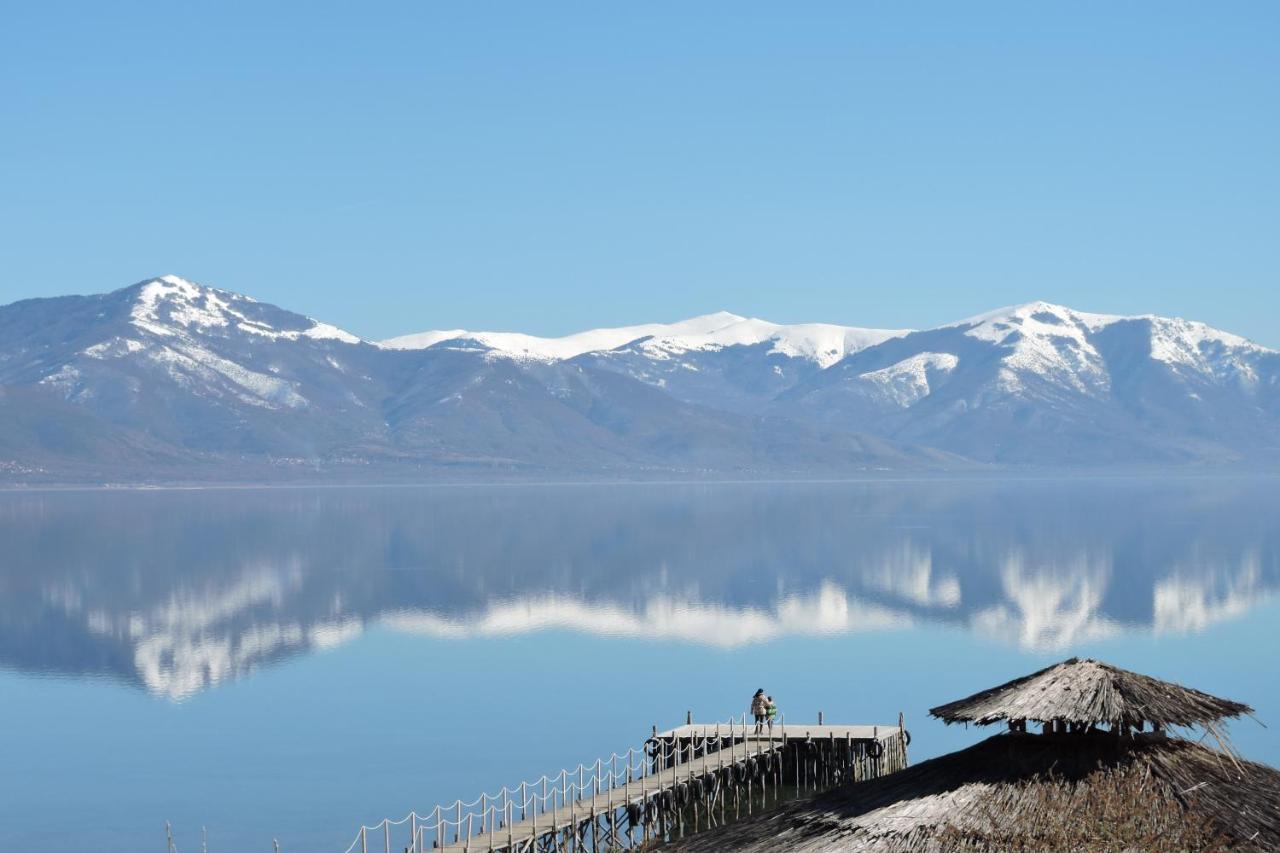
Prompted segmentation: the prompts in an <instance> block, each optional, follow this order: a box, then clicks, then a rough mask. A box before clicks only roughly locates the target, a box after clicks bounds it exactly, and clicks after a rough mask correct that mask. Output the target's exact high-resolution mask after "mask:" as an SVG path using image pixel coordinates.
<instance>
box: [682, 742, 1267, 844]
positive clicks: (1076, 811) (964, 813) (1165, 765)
mask: <svg viewBox="0 0 1280 853" xmlns="http://www.w3.org/2000/svg"><path fill="white" fill-rule="evenodd" d="M664 849H666V848H664ZM670 849H672V850H675V851H681V853H712V851H726V850H735V851H750V853H764V852H765V851H777V850H788V851H795V853H818V851H822V853H831V851H855V850H856V851H876V853H907V851H911V853H915V851H976V850H984V851H995V850H1025V851H1030V850H1055V851H1056V850H1073V851H1074V850H1143V851H1183V850H1223V849H1239V850H1268V851H1270V850H1277V849H1280V771H1277V770H1275V769H1274V768H1271V767H1267V766H1265V765H1262V764H1254V763H1252V762H1248V761H1238V760H1236V759H1233V758H1231V757H1230V756H1228V755H1226V754H1225V753H1222V752H1218V751H1217V750H1214V749H1210V748H1208V747H1204V746H1201V745H1199V744H1195V743H1192V742H1190V741H1186V740H1181V739H1177V738H1164V737H1158V736H1139V737H1137V738H1124V739H1121V738H1116V737H1115V736H1114V735H1112V734H1111V733H1109V732H1090V733H1087V734H1086V733H1082V734H1077V735H1052V736H1043V735H1036V734H1022V733H1016V732H1009V733H1004V734H999V735H996V736H995V737H991V738H988V739H986V740H984V741H982V742H981V743H979V744H977V745H975V746H971V747H969V748H968V749H965V750H961V751H960V752H953V753H950V754H948V755H944V756H941V757H940V758H934V759H932V760H929V761H924V762H922V763H920V764H917V765H914V766H912V767H909V768H907V769H906V770H902V771H900V772H898V773H894V774H891V775H889V776H882V777H880V778H878V779H872V780H869V781H867V782H860V783H858V784H855V785H850V786H847V787H843V788H836V789H834V790H832V791H828V792H827V793H825V794H820V795H818V796H816V797H812V798H809V799H805V800H798V801H794V802H792V803H789V804H787V805H785V806H783V807H782V808H780V809H776V810H773V811H770V812H766V813H764V814H760V815H757V816H755V817H752V818H748V819H746V820H742V821H738V822H735V823H732V824H729V825H728V826H726V827H723V828H720V829H716V830H712V831H710V832H704V833H701V834H698V835H694V836H691V837H690V838H688V839H686V840H683V841H679V842H676V843H674V844H672V845H670Z"/></svg>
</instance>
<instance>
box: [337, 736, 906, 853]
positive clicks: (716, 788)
mask: <svg viewBox="0 0 1280 853" xmlns="http://www.w3.org/2000/svg"><path fill="white" fill-rule="evenodd" d="M908 740H909V737H908V736H907V735H906V732H905V730H904V729H903V728H902V724H901V721H899V723H898V724H896V725H885V726H868V725H822V724H815V725H803V724H796V723H790V724H786V723H783V722H779V723H776V724H775V725H774V726H773V728H772V730H770V729H769V728H768V727H766V728H765V729H764V730H763V731H762V732H761V733H760V734H758V735H757V734H755V731H754V726H753V725H752V724H750V723H747V724H746V725H743V722H742V721H734V722H733V723H729V724H725V723H721V724H719V725H715V724H686V725H683V726H677V727H675V728H672V729H668V730H666V731H663V732H656V731H655V732H654V734H653V736H652V737H651V738H649V740H648V741H646V742H645V745H644V747H643V748H639V749H631V750H628V751H627V752H626V753H625V754H621V755H619V754H615V755H614V756H612V757H611V758H610V759H607V760H606V759H601V760H599V761H597V762H595V763H594V764H592V765H579V766H578V767H577V769H576V770H574V771H567V770H566V771H562V772H561V773H560V774H558V775H557V776H555V777H547V776H544V777H542V778H541V779H539V780H538V781H537V782H536V783H523V784H520V785H518V786H516V787H514V788H502V789H501V790H500V792H499V793H497V794H483V795H481V797H479V798H478V799H477V800H475V801H473V802H471V803H462V802H460V801H459V802H458V803H455V804H454V805H453V806H452V807H438V808H436V809H435V810H434V811H433V812H432V813H430V814H427V815H417V814H413V813H411V814H410V815H409V816H408V817H406V818H404V819H402V820H400V821H396V822H394V823H393V822H391V821H389V820H388V821H383V822H382V823H381V824H379V825H378V826H374V827H362V828H361V830H360V833H359V835H358V836H357V837H356V840H355V842H354V843H353V844H352V845H351V848H349V850H348V853H368V851H371V850H377V851H390V850H393V849H394V850H396V851H400V850H404V851H406V853H426V851H437V850H438V851H447V853H472V851H486V852H487V851H501V853H569V851H572V853H603V851H606V850H609V851H613V850H626V849H634V848H636V847H639V846H642V845H644V844H646V843H647V842H651V841H655V840H661V839H670V838H676V837H682V836H684V835H686V834H688V833H689V832H696V831H698V830H699V829H702V828H707V827H712V826H718V825H722V824H724V823H726V822H729V821H732V820H735V819H736V818H737V817H739V816H740V815H741V814H744V813H745V814H751V813H752V812H753V811H757V810H759V809H761V808H766V807H771V805H776V804H777V803H778V802H781V801H782V800H784V799H786V798H790V797H794V796H797V795H803V794H805V793H807V792H809V791H818V790H825V789H827V788H831V787H835V786H837V785H843V784H849V783H852V782H859V781H862V780H864V779H870V778H875V777H877V776H882V775H884V774H886V773H892V772H895V771H897V770H901V769H903V768H904V767H906V766H907V749H906V747H907V741H908ZM397 826H398V827H399V829H395V831H393V828H394V827H397ZM406 830H407V838H408V840H409V842H410V843H409V844H408V845H407V846H405V845H401V844H399V843H395V844H393V841H392V839H393V838H395V837H400V836H399V833H400V832H401V831H406Z"/></svg>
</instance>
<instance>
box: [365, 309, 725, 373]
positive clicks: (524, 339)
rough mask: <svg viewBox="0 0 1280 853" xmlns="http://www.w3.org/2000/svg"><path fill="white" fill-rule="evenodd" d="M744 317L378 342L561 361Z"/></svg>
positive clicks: (436, 334) (433, 334)
mask: <svg viewBox="0 0 1280 853" xmlns="http://www.w3.org/2000/svg"><path fill="white" fill-rule="evenodd" d="M743 319H745V318H743V317H739V316H738V315H736V314H730V313H728V312H727V311H718V312H716V313H714V314H704V315H702V316H699V317H691V318H690V319H688V320H681V321H679V322H675V323H644V324H641V325H637V326H619V327H615V328H604V329H588V330H587V331H585V332H576V333H574V334H572V335H565V336H563V337H559V338H543V337H539V336H537V335H527V334H524V333H523V332H470V331H467V330H466V329H452V330H449V331H428V332H418V333H416V334H411V335H401V336H399V337H395V338H389V339H387V340H385V341H381V342H379V344H378V346H381V347H385V348H387V349H426V348H427V347H431V346H435V345H436V344H439V343H443V342H445V341H453V340H469V341H476V342H478V343H480V344H483V345H484V346H486V347H489V348H490V349H492V350H494V351H496V352H497V353H498V354H499V355H505V356H508V357H510V358H515V359H519V360H528V361H563V360H565V359H569V358H573V357H574V356H579V355H582V354H583V353H588V352H599V351H601V350H611V349H617V348H618V347H620V346H623V345H625V344H629V343H631V342H632V341H636V340H639V339H640V338H647V337H653V336H658V335H666V336H680V335H707V334H710V333H712V332H715V331H717V330H719V329H722V328H724V327H725V326H728V325H730V324H732V323H736V322H740V321H742V320H743Z"/></svg>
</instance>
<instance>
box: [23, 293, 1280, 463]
mask: <svg viewBox="0 0 1280 853" xmlns="http://www.w3.org/2000/svg"><path fill="white" fill-rule="evenodd" d="M1277 462H1280V353H1278V352H1276V351H1274V350H1270V349H1267V348H1265V347H1261V346H1258V345H1256V344H1254V343H1251V342H1250V341H1248V340H1246V339H1244V338H1241V337H1239V336H1236V335H1233V334H1230V333H1228V332H1224V331H1219V330H1217V329H1213V328H1211V327H1209V326H1206V325H1204V324H1203V323H1197V322H1192V321H1187V320H1181V319H1171V318H1165V317H1157V316H1150V315H1147V316H1132V317H1120V316H1112V315H1102V314H1091V313H1085V312H1080V311H1075V310H1073V309H1070V308H1066V307H1063V306H1059V305H1053V304H1049V303H1046V302H1031V303H1027V304H1025V305H1019V306H1014V307H1010V308H1004V309H1000V310H998V311H994V312H991V313H990V314H986V315H982V316H979V317H974V318H971V319H968V320H964V321H962V322H959V323H955V324H951V325H947V326H942V327H939V328H934V329H927V330H901V329H899V330H880V329H861V328H854V327H845V326H837V325H829V324H820V323H813V324H798V325H779V324H775V323H770V322H766V321H764V320H758V319H751V318H746V317H740V316H737V315H734V314H729V313H724V312H721V313H717V314H709V315H706V316H702V317H695V318H692V319H689V320H684V321H681V322H677V323H671V324H646V325H638V326H629V327H623V328H613V329H597V330H592V331H588V332H582V333H579V334H575V335H570V336H567V337H562V338H540V337H535V336H532V335H525V334H519V333H513V332H471V331H465V330H459V329H454V330H449V331H427V332H422V333H419V334H414V335H407V336H403V337H398V338H393V339H391V340H387V341H381V342H372V341H365V340H362V339H360V338H358V337H357V336H355V335H352V334H350V333H348V332H345V331H343V330H341V329H339V328H337V327H335V326H332V325H329V324H327V323H322V322H318V321H316V320H313V319H311V318H308V317H304V316H302V315H299V314H295V313H292V312H289V311H287V310H284V309H281V308H277V307H275V306H272V305H267V304H265V303H261V302H257V301H255V300H253V299H251V298H249V297H247V296H242V295H239V294H235V293H231V292H228V291H224V290H218V289H215V288H211V287H205V286H202V285H198V284H195V283H193V282H190V281H187V280H185V279H182V278H179V277H177V276H172V275H166V276H162V277H160V278H155V279H150V280H147V281H144V282H140V283H138V284H135V285H132V286H130V287H126V288H123V289H120V290H116V291H113V292H110V293H106V294H100V295H94V296H67V297H59V298H52V299H31V300H25V301H22V302H16V303H13V304H11V305H7V306H4V307H0V479H4V480H8V481H11V482H47V481H57V482H167V481H207V480H224V481H225V480H231V481H274V480H281V479H297V478H314V477H322V478H332V479H378V480H384V479H388V478H391V479H435V478H448V479H468V478H486V477H497V478H507V477H530V476H532V477H547V476H554V477H570V478H584V477H585V478H612V477H664V476H706V475H710V476H735V477H744V476H745V477H757V476H758V477H800V476H804V477H811V476H855V475H858V474H860V473H866V472H872V471H884V470H894V471H939V470H945V471H981V470H1004V469H1009V468H1028V467H1030V468H1037V469H1060V468H1081V469H1098V468H1106V469H1112V470H1113V469H1115V468H1116V467H1117V466H1135V467H1155V466H1159V467H1167V466H1200V467H1204V466H1244V467H1247V468H1249V469H1257V468H1259V467H1263V468H1268V467H1275V466H1276V464H1277Z"/></svg>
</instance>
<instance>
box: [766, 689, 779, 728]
mask: <svg viewBox="0 0 1280 853" xmlns="http://www.w3.org/2000/svg"><path fill="white" fill-rule="evenodd" d="M764 715H765V719H766V720H768V722H769V734H773V721H774V720H776V719H777V718H778V703H777V702H774V701H773V697H772V696H766V697H764Z"/></svg>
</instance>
